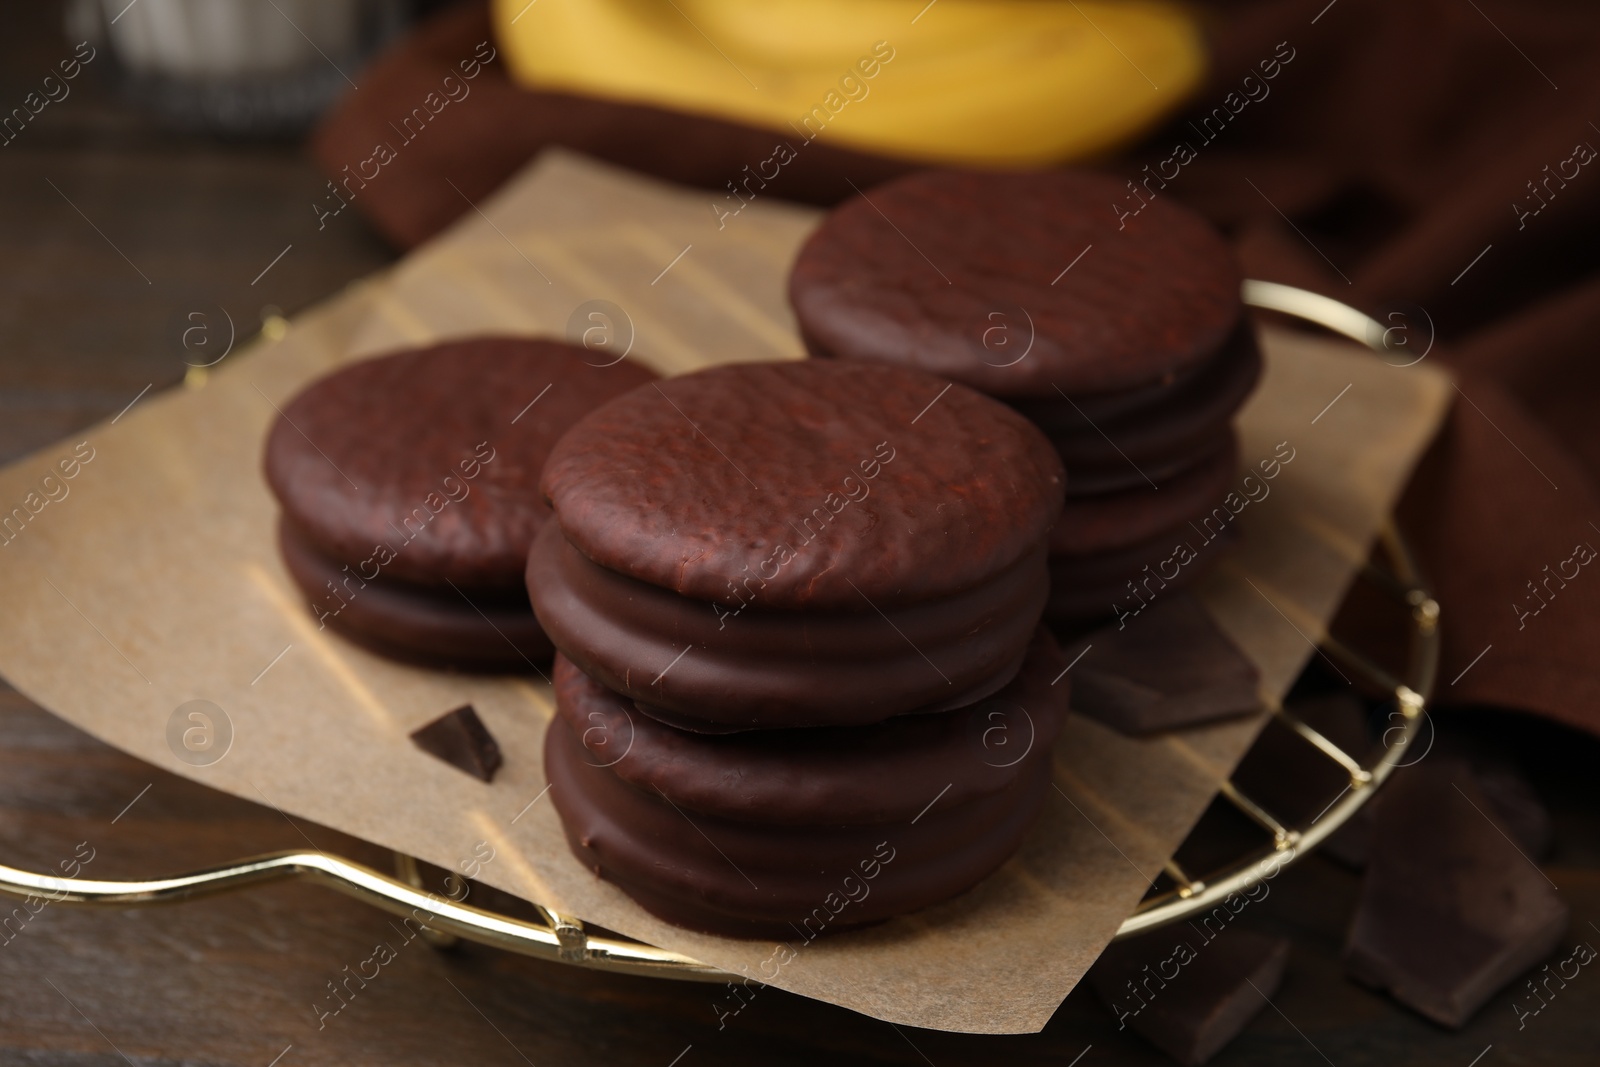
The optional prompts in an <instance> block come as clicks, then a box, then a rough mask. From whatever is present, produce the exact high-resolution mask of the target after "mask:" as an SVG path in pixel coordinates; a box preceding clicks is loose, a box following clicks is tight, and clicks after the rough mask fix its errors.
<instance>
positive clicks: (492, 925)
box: [0, 281, 1439, 981]
mask: <svg viewBox="0 0 1600 1067" xmlns="http://www.w3.org/2000/svg"><path fill="white" fill-rule="evenodd" d="M1243 297H1244V302H1245V303H1246V304H1247V305H1249V306H1251V307H1257V308H1263V309H1267V310H1272V311H1278V312H1282V313H1284V314H1288V315H1292V316H1294V317H1296V318H1300V319H1303V320H1306V321H1309V322H1312V323H1315V324H1317V325H1320V326H1323V327H1325V328H1327V329H1330V330H1333V331H1334V332H1336V333H1340V334H1343V335H1344V336H1346V337H1350V338H1352V339H1353V340H1356V341H1360V342H1362V343H1363V344H1366V345H1368V346H1369V347H1372V348H1373V349H1374V350H1375V351H1378V352H1380V353H1382V352H1386V351H1387V350H1386V349H1385V348H1383V347H1382V341H1381V339H1382V338H1383V337H1384V336H1385V334H1384V331H1383V328H1382V327H1381V326H1380V325H1379V324H1378V323H1377V322H1375V321H1374V320H1372V319H1370V318H1368V317H1367V316H1366V315H1364V314H1363V313H1362V312H1360V311H1358V310H1356V309H1355V308H1351V307H1349V306H1347V305H1345V304H1341V303H1339V302H1338V301H1336V300H1331V299H1329V298H1328V297H1325V296H1321V295H1319V294H1316V293H1311V292H1307V291H1306V290H1303V289H1296V288H1294V287H1292V286H1287V285H1280V284H1278V283H1275V282H1261V281H1246V282H1245V283H1244V287H1243ZM1375 338H1377V339H1379V341H1378V343H1376V344H1375V343H1374V339H1375ZM1381 537H1382V544H1383V547H1384V549H1385V552H1386V554H1387V555H1388V557H1389V562H1390V566H1391V567H1392V570H1393V573H1392V574H1383V573H1381V572H1374V571H1371V570H1370V569H1369V572H1368V577H1370V578H1376V579H1378V580H1379V581H1380V582H1381V583H1382V584H1383V585H1384V586H1385V587H1386V588H1387V589H1389V590H1390V591H1391V592H1392V593H1393V594H1394V595H1395V596H1396V597H1397V598H1398V599H1400V600H1401V601H1402V602H1403V604H1404V605H1405V606H1406V607H1408V608H1409V609H1410V617H1411V623H1412V632H1411V646H1410V650H1409V656H1408V663H1407V668H1406V674H1407V677H1406V678H1405V679H1396V678H1394V677H1392V676H1391V675H1389V674H1388V673H1387V672H1385V671H1384V670H1382V669H1381V668H1380V667H1378V666H1376V665H1375V664H1373V663H1371V662H1370V661H1369V660H1367V659H1366V658H1365V657H1363V656H1361V655H1360V654H1359V653H1357V652H1355V651H1354V650H1352V649H1349V648H1347V647H1345V646H1344V645H1343V644H1341V643H1340V642H1338V641H1336V640H1335V639H1333V638H1332V637H1324V638H1323V640H1322V641H1321V642H1320V645H1319V647H1320V648H1321V649H1322V651H1324V652H1326V653H1328V654H1329V655H1331V656H1335V657H1337V658H1339V659H1340V660H1342V661H1343V662H1345V663H1346V664H1347V665H1348V666H1349V667H1350V668H1351V669H1352V670H1354V671H1356V672H1357V673H1359V674H1361V675H1362V676H1363V677H1365V678H1366V679H1367V680H1368V681H1369V682H1371V683H1373V684H1375V685H1378V686H1381V687H1382V688H1384V689H1385V690H1387V691H1388V692H1389V693H1390V694H1392V697H1393V699H1394V702H1395V707H1396V712H1397V713H1398V714H1399V715H1400V716H1401V719H1402V725H1401V726H1400V727H1398V728H1397V730H1393V731H1389V732H1388V733H1386V734H1385V742H1386V743H1385V744H1384V745H1383V746H1382V747H1380V748H1379V749H1378V751H1377V753H1376V756H1375V757H1373V758H1368V759H1363V758H1360V757H1358V756H1355V755H1352V754H1350V753H1347V752H1345V751H1343V750H1342V749H1340V748H1339V747H1338V746H1336V745H1334V744H1333V743H1332V742H1331V741H1329V740H1328V739H1327V738H1325V737H1323V736H1322V735H1321V734H1319V733H1317V732H1316V731H1315V730H1314V729H1312V728H1311V727H1310V726H1309V725H1307V724H1306V723H1303V722H1301V721H1299V720H1298V719H1296V718H1294V717H1293V716H1292V715H1289V714H1288V713H1287V712H1285V711H1284V710H1283V709H1282V708H1280V707H1275V708H1272V709H1270V710H1271V711H1272V713H1273V714H1274V715H1275V716H1277V717H1278V718H1279V719H1281V720H1282V721H1283V722H1284V724H1285V725H1286V726H1288V727H1289V728H1290V729H1291V730H1293V731H1294V732H1295V733H1296V734H1297V735H1298V736H1300V737H1301V738H1303V739H1304V740H1305V742H1306V743H1307V744H1308V745H1311V746H1312V747H1313V748H1315V749H1316V750H1317V751H1318V752H1320V753H1321V754H1322V755H1323V756H1325V757H1326V758H1328V759H1329V760H1332V761H1333V762H1334V763H1336V764H1338V765H1339V766H1340V767H1341V768H1343V769H1344V770H1345V771H1347V772H1348V775H1349V785H1348V786H1347V788H1346V790H1345V792H1344V793H1342V794H1340V796H1339V797H1337V798H1336V799H1335V800H1334V801H1333V802H1332V803H1331V804H1330V806H1329V807H1328V808H1327V809H1326V810H1325V811H1324V813H1323V814H1322V815H1320V816H1319V817H1318V818H1316V819H1314V820H1313V821H1312V823H1311V824H1309V825H1307V826H1303V827H1298V826H1290V825H1287V824H1285V823H1283V822H1281V821H1279V820H1278V819H1277V818H1275V817H1274V816H1273V815H1272V814H1271V813H1270V812H1268V811H1266V810H1265V809H1263V808H1262V807H1261V806H1260V805H1259V804H1257V803H1255V802H1254V801H1253V800H1251V799H1250V798H1249V797H1248V796H1246V795H1245V794H1243V793H1242V792H1240V791H1239V789H1238V788H1237V787H1236V786H1234V784H1233V782H1232V781H1231V780H1225V781H1224V782H1223V783H1222V785H1221V787H1220V789H1219V793H1220V795H1221V796H1223V797H1224V798H1225V799H1227V800H1228V801H1229V802H1230V803H1232V804H1233V805H1234V806H1235V807H1236V808H1238V809H1239V810H1240V811H1241V812H1243V813H1244V814H1245V815H1246V816H1247V817H1248V818H1250V819H1251V820H1252V821H1254V822H1255V823H1257V824H1258V825H1259V826H1260V827H1261V828H1262V829H1263V831H1265V832H1266V833H1267V834H1268V835H1269V837H1270V843H1269V844H1268V845H1267V847H1265V848H1264V849H1263V850H1261V851H1259V852H1257V853H1253V854H1251V855H1250V856H1248V857H1246V858H1244V859H1242V860H1241V861H1239V862H1238V863H1236V864H1234V865H1232V866H1230V867H1228V868H1225V869H1224V870H1222V871H1220V872H1217V873H1215V874H1212V875H1211V876H1209V877H1208V878H1207V879H1205V880H1195V879H1192V878H1190V877H1189V876H1188V875H1187V874H1186V873H1185V872H1184V871H1183V870H1182V869H1181V868H1179V867H1178V865H1177V863H1176V862H1172V861H1169V862H1168V864H1167V865H1166V868H1165V870H1166V873H1167V875H1168V876H1169V877H1170V878H1171V879H1172V880H1173V882H1174V884H1175V888H1173V889H1171V890H1168V891H1166V892H1164V893H1161V894H1159V895H1156V896H1152V897H1148V898H1146V899H1145V900H1144V901H1142V902H1141V903H1140V905H1139V907H1138V908H1137V909H1135V911H1134V913H1133V914H1132V915H1131V916H1129V917H1128V918H1127V919H1126V920H1124V922H1123V923H1122V926H1121V927H1120V928H1119V929H1118V931H1117V937H1118V938H1122V937H1128V936H1132V935H1134V934H1139V933H1143V932H1145V931H1148V930H1153V929H1155V928H1157V927H1159V926H1164V925H1166V924H1167V923H1171V922H1177V921H1179V920H1181V919H1184V918H1187V917H1189V916H1191V915H1194V914H1197V913H1199V912H1202V911H1205V910H1208V909H1210V908H1212V907H1214V906H1216V905H1217V904H1218V903H1220V902H1221V901H1222V900H1223V899H1224V898H1226V897H1227V896H1229V895H1230V894H1233V893H1238V892H1241V891H1243V890H1245V889H1248V888H1249V887H1251V886H1253V885H1255V884H1256V883H1258V882H1260V881H1262V880H1264V879H1266V878H1270V877H1272V876H1274V875H1275V874H1276V873H1277V872H1278V871H1279V870H1281V869H1282V868H1283V867H1285V866H1287V865H1288V864H1291V863H1293V862H1295V861H1296V860H1298V859H1299V858H1301V857H1302V856H1304V855H1305V854H1306V853H1308V852H1310V851H1311V850H1312V849H1314V848H1316V846H1317V845H1318V844H1320V843H1321V842H1322V841H1323V840H1325V839H1326V838H1327V837H1328V835H1329V834H1331V833H1333V832H1334V831H1335V830H1337V829H1338V828H1339V827H1340V826H1342V825H1344V823H1346V822H1347V821H1349V819H1350V818H1351V816H1353V815H1354V814H1355V813H1356V812H1357V811H1358V810H1359V809H1360V808H1361V806H1362V805H1363V804H1365V803H1366V802H1367V801H1368V800H1369V799H1370V798H1371V797H1372V794H1373V793H1374V792H1375V791H1376V790H1377V789H1378V788H1379V787H1380V786H1381V785H1382V784H1383V782H1384V781H1385V780H1386V779H1387V778H1388V777H1389V774H1390V773H1391V772H1392V771H1393V770H1394V769H1395V767H1397V766H1399V765H1400V762H1401V760H1402V759H1403V758H1404V757H1405V755H1406V753H1407V752H1409V746H1410V745H1411V743H1412V742H1413V741H1414V740H1415V739H1416V737H1417V734H1418V732H1419V730H1420V728H1421V723H1422V720H1423V718H1424V713H1425V706H1426V701H1427V699H1428V697H1429V696H1430V695H1431V693H1432V691H1433V685H1434V679H1435V674H1436V671H1437V668H1438V660H1439V631H1438V619H1439V605H1438V603H1437V602H1436V601H1435V600H1434V599H1433V597H1432V595H1431V594H1430V593H1429V591H1428V589H1427V587H1426V585H1425V584H1424V582H1423V580H1422V577H1421V575H1420V574H1419V572H1418V570H1417V567H1416V564H1415V561H1414V560H1413V559H1412V557H1411V553H1410V550H1409V549H1408V548H1407V546H1406V544H1405V542H1404V541H1403V540H1402V538H1401V537H1400V534H1399V532H1398V531H1397V530H1396V529H1395V528H1394V527H1393V525H1392V524H1390V525H1387V526H1386V527H1385V528H1384V530H1383V532H1382V535H1381ZM1390 733H1398V739H1397V740H1395V741H1393V743H1387V742H1388V741H1389V734H1390ZM396 862H397V865H398V867H399V874H400V875H401V877H400V878H391V877H389V876H387V875H384V874H381V873H379V872H378V871H375V870H373V869H372V868H370V867H366V866H363V865H362V864H359V863H353V862H351V861H349V860H346V859H342V858H340V857H337V856H330V855H327V854H326V853H320V852H276V853H271V854H268V855H264V856H255V857H252V858H250V859H245V860H240V861H238V862H236V863H229V864H224V865H221V866H217V867H210V868H206V869H204V870H198V871H192V872H190V873H187V874H180V875H176V876H173V877H170V878H156V879H147V880H130V881H100V880H93V879H81V878H71V879H69V878H59V877H56V876H54V875H46V874H35V873H33V872H31V871H24V870H21V869H19V868H16V867H9V866H5V865H3V864H0V896H9V897H15V898H21V899H27V898H42V899H45V900H50V901H54V902H57V903H61V904H76V905H86V906H104V907H132V906H142V905H150V904H172V903H181V902H183V901H186V900H191V899H196V898H199V897H206V896H214V895H217V894H220V893H228V892H233V891H235V890H239V889H245V888H248V887H250V886H255V885H262V884H265V883H268V882H280V881H287V880H291V879H300V880H305V881H310V882H316V883H318V884H320V885H324V886H327V887H328V888H330V889H333V890H336V891H337V892H340V893H343V894H345V895H346V896H350V897H354V898H355V899H357V900H361V901H365V902H366V903H368V904H371V905H372V906H374V907H377V908H381V909H382V910H384V911H387V912H390V913H392V914H394V915H398V916H401V917H403V918H408V919H411V920H412V921H414V922H415V923H417V925H418V926H419V928H420V929H421V930H422V932H423V933H425V934H426V935H427V936H428V937H429V939H430V940H432V941H434V942H435V943H449V942H451V941H453V940H454V939H456V938H465V939H467V940H469V941H474V942H477V943H479V944H485V945H492V946H495V947H497V948H502V949H506V950H508V951H511V952H517V953H520V954H522V955H526V956H535V957H539V958H543V959H550V960H558V961H561V962H564V963H572V964H579V965H583V966H588V967H595V968H599V969H601V970H609V971H619V972H625V973H632V974H646V975H654V976H657V977H668V978H678V979H688V980H696V981H724V980H726V979H727V977H728V974H727V972H724V971H721V970H719V969H717V968H715V967H712V966H709V965H708V964H704V963H700V962H699V961H697V960H693V959H690V958H689V957H687V956H684V955H681V954H679V953H676V952H669V951H667V950H666V949H659V948H656V947H654V946H652V945H646V944H643V943H641V942H638V941H632V940H629V939H626V938H618V937H604V936H595V935H593V934H591V933H589V932H588V930H586V929H585V928H584V926H583V924H582V923H581V922H579V921H577V920H575V919H570V918H568V917H565V916H562V915H559V914H557V913H555V912H553V911H551V910H550V909H548V908H544V907H540V906H538V905H535V907H536V908H538V911H539V913H540V916H541V920H540V921H538V922H531V921H527V920H523V919H517V918H513V917H511V916H508V915H503V914H500V913H497V912H492V911H487V910H484V909H482V908H475V907H472V906H471V905H467V904H461V903H457V902H456V901H453V900H450V899H448V898H446V897H442V896H440V895H438V894H436V893H429V892H426V891H425V890H423V889H422V888H421V879H420V878H419V877H418V874H417V869H416V862H415V861H414V860H412V859H411V858H410V857H406V856H397V857H396ZM402 879H403V880H402Z"/></svg>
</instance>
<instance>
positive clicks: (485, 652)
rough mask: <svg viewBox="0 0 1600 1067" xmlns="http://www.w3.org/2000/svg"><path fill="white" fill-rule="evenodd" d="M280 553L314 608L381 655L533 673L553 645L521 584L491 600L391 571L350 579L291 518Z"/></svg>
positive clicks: (284, 523)
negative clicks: (398, 576) (431, 585)
mask: <svg viewBox="0 0 1600 1067" xmlns="http://www.w3.org/2000/svg"><path fill="white" fill-rule="evenodd" d="M278 551H279V552H280V553H281V555H282V556H283V562H284V567H285V568H286V569H287V570H288V572H289V577H290V578H292V579H294V583H295V585H297V586H299V587H300V590H301V592H303V593H304V594H305V595H306V598H307V601H308V602H309V604H310V605H311V608H312V613H313V614H314V615H316V616H317V617H318V618H319V619H320V620H321V621H322V622H323V623H324V624H325V625H326V626H327V627H328V628H329V629H331V630H335V631H337V632H339V633H341V634H343V635H344V636H346V637H348V638H349V639H350V640H352V641H354V642H355V643H356V644H359V645H361V646H363V647H365V648H368V649H371V650H372V651H374V652H377V653H379V654H381V655H385V656H389V657H391V658H393V659H399V660H403V661H405V662H408V663H418V664H424V665H429V666H440V667H456V668H460V669H464V670H483V671H529V670H533V669H535V667H534V666H530V662H531V663H532V664H534V665H537V664H541V663H544V662H545V661H547V660H548V659H549V658H550V654H551V652H552V651H553V650H554V649H553V646H552V645H551V644H550V639H549V638H548V637H546V636H545V634H544V631H543V630H542V629H540V628H539V620H538V619H536V618H534V615H533V609H532V608H531V607H530V606H529V605H528V602H527V600H526V598H519V597H518V596H517V594H516V591H514V590H513V591H511V592H510V593H509V594H508V593H502V594H501V595H500V596H499V597H497V598H492V599H491V598H484V597H480V596H479V595H477V594H476V593H473V594H469V595H470V596H471V597H472V601H471V603H469V602H468V601H467V600H466V599H465V598H464V597H463V596H462V594H461V593H458V592H456V591H454V590H451V589H445V590H442V591H440V590H436V589H431V588H429V587H427V586H419V585H411V584H409V583H406V582H401V581H397V580H395V579H394V578H393V576H392V575H390V574H389V573H388V572H387V570H385V571H381V572H379V574H378V576H377V577H376V578H374V579H372V580H370V581H367V582H366V583H365V585H363V584H362V581H361V579H360V576H359V575H357V576H356V578H354V579H351V575H352V574H354V573H355V569H354V568H350V569H349V570H346V569H345V568H344V566H342V565H341V564H338V563H335V562H334V561H333V560H330V559H328V558H327V557H326V556H324V555H322V554H321V553H319V552H317V551H316V550H315V549H314V548H312V547H311V546H310V545H309V544H307V543H306V540H305V539H304V538H303V537H301V536H300V535H299V534H298V533H297V531H296V529H295V527H294V526H293V525H291V524H290V523H289V521H288V520H287V519H280V520H279V523H278ZM368 573H371V572H370V571H369V572H368ZM346 580H349V581H350V584H349V585H348V586H346V585H345V584H344V583H345V582H346ZM329 582H332V583H333V585H334V588H335V589H336V590H338V593H339V595H338V596H335V595H334V593H331V592H329V590H328V583H329ZM341 603H342V605H343V606H341ZM318 609H320V610H318Z"/></svg>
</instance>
